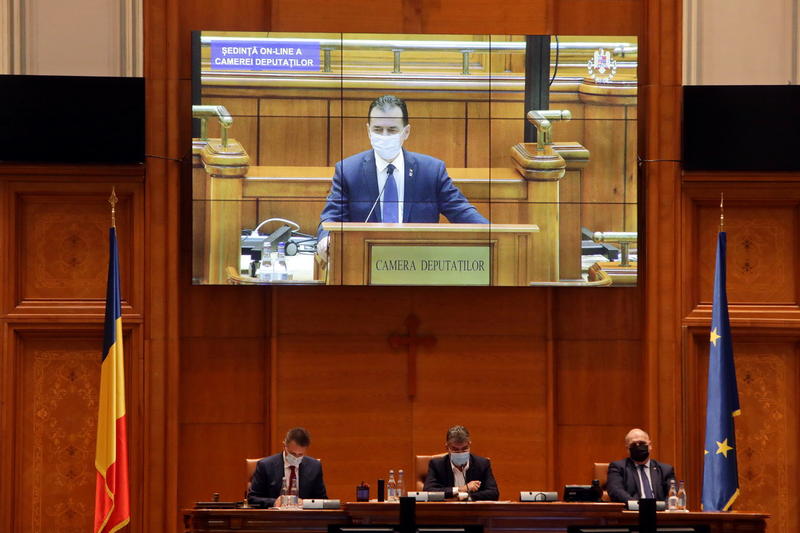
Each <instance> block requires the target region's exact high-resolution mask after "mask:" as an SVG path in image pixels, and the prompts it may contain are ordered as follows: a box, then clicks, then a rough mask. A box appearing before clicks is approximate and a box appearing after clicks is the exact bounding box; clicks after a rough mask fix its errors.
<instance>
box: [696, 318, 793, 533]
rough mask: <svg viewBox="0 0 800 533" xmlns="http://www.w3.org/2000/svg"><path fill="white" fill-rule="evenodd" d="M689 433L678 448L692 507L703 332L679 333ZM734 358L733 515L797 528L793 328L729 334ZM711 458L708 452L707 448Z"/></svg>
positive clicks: (700, 424) (699, 441) (781, 529)
mask: <svg viewBox="0 0 800 533" xmlns="http://www.w3.org/2000/svg"><path fill="white" fill-rule="evenodd" d="M685 332H686V337H685V338H686V340H687V350H686V369H687V372H686V377H685V380H686V385H687V402H686V405H687V409H686V414H685V416H686V424H687V426H688V435H689V438H687V440H686V442H685V448H686V453H687V469H686V471H685V476H686V477H685V479H686V480H687V486H688V487H689V489H688V491H689V495H690V500H691V505H692V508H699V506H700V499H701V496H702V477H703V448H704V441H705V405H706V389H707V382H708V327H705V326H704V327H700V326H687V327H686V328H685ZM732 335H733V339H734V345H733V352H734V360H735V364H736V378H737V386H738V389H739V403H740V406H741V409H742V414H741V415H740V416H738V417H736V419H735V424H736V448H737V464H738V469H739V488H740V491H741V494H740V496H739V498H738V499H737V501H736V503H735V504H734V509H741V510H745V509H746V510H753V511H755V512H765V513H768V514H770V515H771V518H770V520H769V530H770V531H771V532H775V533H788V532H791V531H796V530H797V528H798V523H797V522H798V517H797V513H796V512H794V510H795V509H796V508H797V504H798V495H797V493H796V491H795V490H794V486H796V484H797V468H796V465H797V464H798V460H800V457H798V451H797V447H796V446H795V445H794V443H795V442H796V440H797V438H798V429H799V428H798V422H797V420H798V418H797V415H798V402H800V398H799V397H798V393H797V391H798V380H799V379H800V368H798V365H800V359H799V358H798V355H800V352H799V351H798V341H799V340H800V338H799V337H798V336H797V332H796V330H794V329H792V330H786V329H783V328H763V327H754V328H736V327H734V328H733V331H732ZM710 451H712V452H713V450H710Z"/></svg>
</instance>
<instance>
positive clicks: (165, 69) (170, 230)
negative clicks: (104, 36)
mask: <svg viewBox="0 0 800 533" xmlns="http://www.w3.org/2000/svg"><path fill="white" fill-rule="evenodd" d="M204 7H208V4H207V3H205V2H198V3H191V4H189V3H181V2H175V1H171V0H155V1H152V2H147V3H146V4H145V6H144V29H145V31H144V33H145V41H144V43H145V44H144V46H145V48H144V58H145V95H146V101H147V112H146V124H145V127H146V131H147V135H146V136H145V149H146V153H148V154H150V155H155V156H160V158H155V157H150V158H148V160H147V165H146V182H145V199H146V206H147V211H146V216H147V222H146V227H145V234H146V236H147V256H146V262H145V273H146V277H145V279H146V295H147V297H146V299H145V313H144V315H145V329H146V331H147V335H146V341H145V346H144V356H145V359H144V361H145V375H146V376H147V378H146V384H145V390H146V391H147V396H146V400H145V403H144V417H145V420H147V422H148V424H147V431H146V432H145V433H144V447H145V453H144V457H143V465H144V466H143V468H144V470H145V478H144V483H143V487H142V497H143V501H144V509H147V512H146V513H145V514H143V515H142V517H141V521H142V524H143V529H144V530H146V531H165V532H172V531H175V530H176V529H177V525H178V512H177V511H178V509H177V508H178V500H177V497H178V490H177V482H178V438H179V434H178V430H179V427H178V406H179V403H178V399H179V396H178V391H179V373H178V372H179V356H180V343H179V342H178V335H179V316H180V314H179V313H180V290H179V287H180V278H179V272H181V267H180V262H179V261H176V260H175V252H176V251H177V250H179V249H180V244H179V243H180V240H179V235H180V224H179V222H180V217H179V213H180V205H181V196H180V183H181V164H180V163H177V162H176V161H173V160H170V159H161V158H171V159H175V160H180V159H181V158H182V157H183V156H184V155H185V154H187V153H189V146H190V126H191V120H190V117H191V109H190V103H191V98H190V97H189V95H190V94H191V90H190V89H191V83H190V81H189V80H190V79H191V76H190V72H191V66H190V60H189V58H190V52H189V51H190V50H191V43H190V40H189V29H190V28H192V29H194V28H196V27H197V26H194V24H195V23H196V22H198V21H202V20H203V18H201V17H202V16H203V15H202V14H205V17H212V16H215V14H214V12H215V11H217V10H207V11H203V10H202V9H203V8H204ZM226 12H228V13H234V12H236V10H232V11H227V10H226ZM243 13H246V11H245V12H243ZM248 15H249V14H248ZM206 20H210V19H206ZM217 20H219V19H217ZM250 20H252V19H250V18H248V21H250ZM202 26H203V24H200V27H202ZM186 170H187V171H188V170H189V168H187V169H186ZM185 198H186V199H187V200H186V201H188V199H189V198H191V195H190V194H189V193H188V191H187V194H186V196H185ZM184 271H186V272H190V271H187V270H184Z"/></svg>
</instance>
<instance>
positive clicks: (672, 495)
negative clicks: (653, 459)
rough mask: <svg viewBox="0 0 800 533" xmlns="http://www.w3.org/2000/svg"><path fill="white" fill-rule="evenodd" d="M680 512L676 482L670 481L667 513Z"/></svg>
mask: <svg viewBox="0 0 800 533" xmlns="http://www.w3.org/2000/svg"><path fill="white" fill-rule="evenodd" d="M677 510H678V491H677V490H676V489H675V480H674V479H670V480H669V496H667V511H677Z"/></svg>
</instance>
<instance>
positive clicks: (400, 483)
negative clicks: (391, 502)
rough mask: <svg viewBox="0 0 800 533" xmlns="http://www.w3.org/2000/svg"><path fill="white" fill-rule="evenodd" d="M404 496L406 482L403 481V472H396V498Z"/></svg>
mask: <svg viewBox="0 0 800 533" xmlns="http://www.w3.org/2000/svg"><path fill="white" fill-rule="evenodd" d="M405 495H406V482H405V480H404V479H403V471H402V470H398V471H397V497H398V498H403V497H405Z"/></svg>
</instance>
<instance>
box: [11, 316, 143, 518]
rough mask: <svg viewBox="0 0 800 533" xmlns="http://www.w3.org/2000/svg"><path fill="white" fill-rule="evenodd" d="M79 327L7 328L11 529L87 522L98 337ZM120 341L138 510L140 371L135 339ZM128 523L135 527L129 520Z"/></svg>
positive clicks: (91, 482)
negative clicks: (11, 363) (12, 366)
mask: <svg viewBox="0 0 800 533" xmlns="http://www.w3.org/2000/svg"><path fill="white" fill-rule="evenodd" d="M86 329H87V328H85V326H84V327H82V326H78V327H77V328H75V327H74V326H73V327H71V328H69V327H68V328H61V330H60V331H58V332H56V331H50V332H45V331H43V330H41V329H39V330H37V331H35V332H34V331H19V332H16V333H11V335H13V340H14V344H13V346H12V348H11V350H12V352H13V353H15V359H16V372H17V374H16V376H15V378H14V390H15V394H14V404H13V405H12V407H13V408H14V411H13V416H11V417H9V418H11V419H12V420H13V425H14V432H13V435H14V440H13V441H12V442H13V443H14V446H13V452H12V453H13V456H14V458H15V462H16V469H15V474H14V475H9V477H8V478H7V479H8V480H9V481H10V480H11V479H12V478H14V477H15V480H14V494H15V498H14V499H15V501H16V506H15V507H16V513H15V515H16V518H15V520H14V524H15V529H14V531H20V532H21V531H30V532H40V531H41V532H49V531H74V530H76V529H87V528H88V529H91V527H92V518H93V516H94V488H95V469H94V455H95V440H96V432H97V408H98V403H97V401H98V393H99V386H100V355H101V351H102V350H101V348H102V337H101V336H100V335H99V334H98V333H99V332H97V331H86ZM81 330H83V331H81ZM124 345H125V348H126V349H125V352H126V354H125V355H126V360H125V367H126V376H125V377H126V379H125V381H126V396H127V401H126V403H127V412H128V416H127V421H128V438H129V443H130V447H129V462H130V484H131V509H132V511H133V512H140V509H141V500H140V498H139V492H138V490H137V489H138V488H139V487H140V486H141V475H142V471H141V468H140V464H141V453H142V450H141V447H140V446H139V445H138V444H137V443H138V442H139V440H138V439H140V438H141V426H140V423H141V420H140V418H139V416H138V412H139V409H140V407H141V404H140V403H139V402H140V400H141V389H140V384H141V375H140V374H139V370H138V368H137V367H138V365H137V364H136V362H135V361H133V360H132V359H131V354H132V353H136V351H137V349H139V346H140V345H139V343H138V342H136V341H134V337H132V335H130V333H128V332H126V334H125V337H124ZM6 429H7V428H6ZM10 434H11V433H9V435H10ZM7 451H12V450H11V449H9V450H7ZM8 473H9V474H11V472H8ZM132 531H141V528H140V527H139V526H136V525H134V526H133V528H132Z"/></svg>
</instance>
